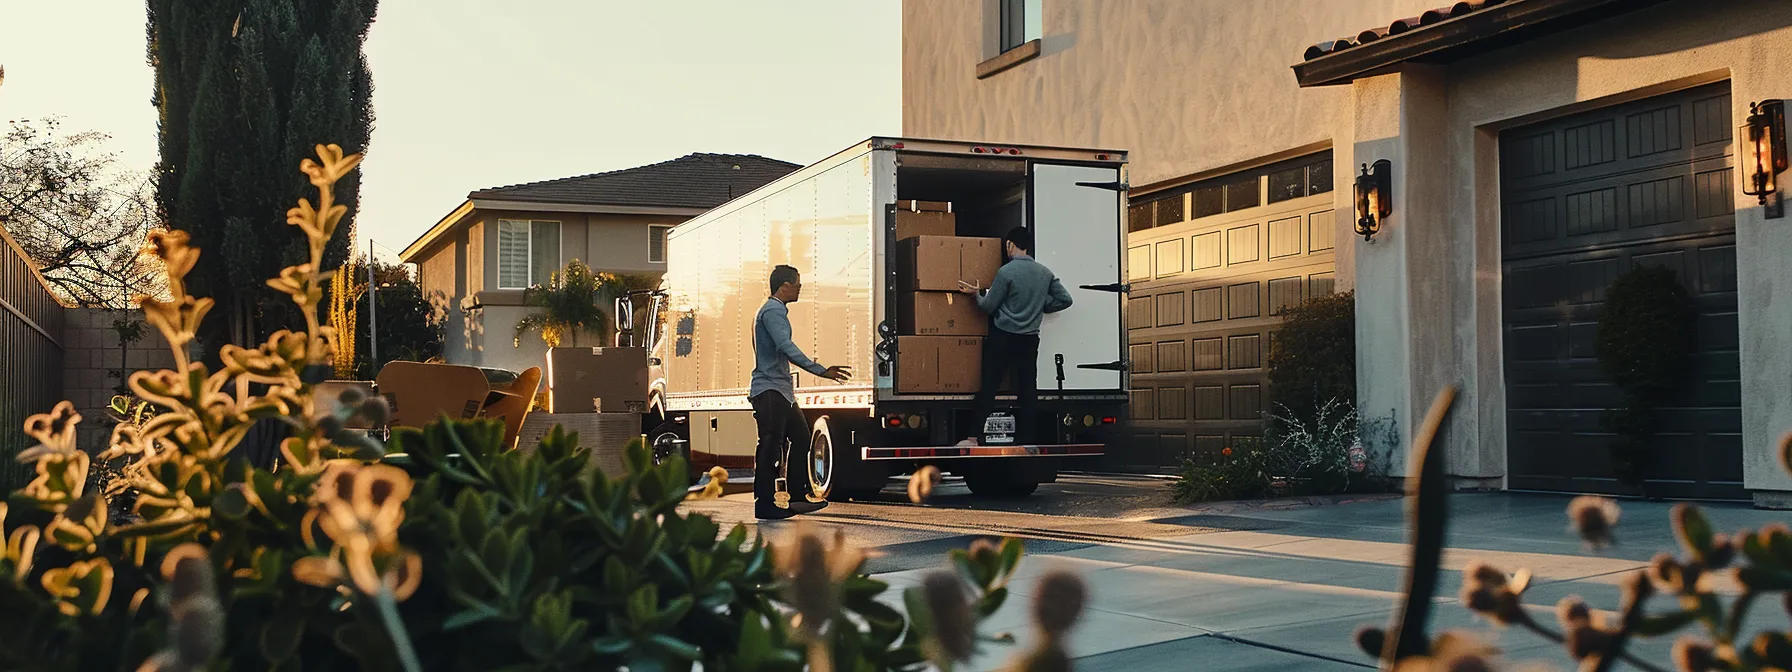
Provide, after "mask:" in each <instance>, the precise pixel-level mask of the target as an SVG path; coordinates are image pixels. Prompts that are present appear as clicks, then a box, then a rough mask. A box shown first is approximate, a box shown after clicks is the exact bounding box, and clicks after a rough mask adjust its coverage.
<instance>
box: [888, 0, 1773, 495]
mask: <svg viewBox="0 0 1792 672" xmlns="http://www.w3.org/2000/svg"><path fill="white" fill-rule="evenodd" d="M1439 4H1446V6H1444V7H1438V6H1437V5H1439ZM902 30H903V38H904V39H903V47H902V53H903V55H902V58H903V133H904V134H905V135H909V136H917V137H940V138H948V139H975V140H979V141H988V142H1014V143H1037V144H1053V145H1065V146H1101V147H1109V146H1111V147H1115V148H1119V149H1125V150H1129V151H1130V152H1131V157H1132V166H1131V185H1132V191H1131V199H1132V203H1133V205H1132V207H1133V213H1132V223H1131V225H1130V229H1131V233H1130V234H1129V235H1130V239H1129V248H1130V251H1129V255H1128V268H1129V270H1128V272H1129V274H1130V276H1131V277H1132V282H1133V283H1134V284H1133V291H1132V294H1131V298H1130V302H1131V303H1130V308H1129V313H1128V324H1127V327H1128V333H1129V339H1130V343H1131V345H1132V361H1133V363H1134V376H1133V379H1132V380H1133V388H1134V389H1133V401H1134V403H1133V411H1132V412H1133V423H1134V427H1135V429H1136V432H1137V441H1136V442H1135V445H1134V446H1133V447H1132V448H1131V449H1130V451H1129V454H1127V455H1122V456H1118V457H1119V458H1120V461H1121V462H1123V463H1125V464H1129V465H1132V466H1134V467H1138V468H1146V469H1149V468H1162V467H1164V466H1167V465H1170V464H1174V462H1175V460H1177V459H1178V458H1180V457H1181V456H1183V455H1186V454H1189V453H1190V452H1191V451H1212V450H1217V449H1219V448H1220V447H1223V446H1225V445H1228V444H1230V443H1233V442H1236V441H1238V440H1240V439H1244V438H1248V437H1251V436H1255V435H1257V433H1259V432H1260V431H1261V426H1262V425H1261V420H1260V418H1261V413H1262V412H1263V411H1264V410H1266V409H1264V408H1263V405H1264V403H1263V400H1264V399H1265V397H1264V389H1263V383H1264V381H1263V368H1262V367H1263V363H1264V353H1265V352H1266V350H1267V348H1266V346H1267V344H1268V341H1269V339H1270V338H1271V337H1272V336H1273V333H1274V327H1275V325H1276V323H1277V318H1276V317H1275V311H1276V309H1277V308H1279V307H1280V306H1283V305H1287V304H1288V303H1290V302H1294V301H1298V300H1301V299H1302V298H1306V297H1311V296H1313V295H1315V294H1318V293H1322V292H1329V291H1337V290H1344V289H1353V290H1354V291H1355V292H1356V306H1357V307H1356V311H1357V340H1358V362H1357V363H1358V399H1356V401H1357V403H1358V406H1359V408H1360V409H1361V410H1362V412H1363V413H1364V414H1366V415H1369V416H1380V417H1385V418H1387V419H1390V420H1392V424H1393V426H1394V427H1395V428H1396V432H1397V434H1398V442H1399V443H1398V444H1397V445H1400V446H1405V445H1408V444H1409V443H1410V438H1411V433H1412V430H1413V428H1414V426H1415V425H1416V424H1418V423H1419V421H1420V420H1421V419H1422V416H1423V414H1424V411H1425V409H1426V407H1427V406H1428V405H1429V404H1430V402H1431V399H1432V397H1433V395H1435V394H1436V393H1437V392H1438V391H1439V389H1440V388H1443V387H1445V386H1447V385H1456V386H1459V388H1460V391H1461V394H1460V396H1459V397H1458V398H1457V403H1456V407H1455V408H1456V410H1455V412H1454V413H1453V415H1451V416H1450V418H1449V421H1448V423H1447V425H1446V428H1445V432H1444V434H1443V437H1442V439H1441V443H1442V446H1443V448H1444V449H1445V450H1446V451H1447V455H1448V460H1447V462H1448V471H1449V473H1450V474H1451V475H1452V476H1453V477H1455V478H1456V479H1457V481H1458V483H1459V484H1461V485H1463V486H1465V487H1493V488H1511V489H1539V490H1558V491H1598V492H1630V490H1628V489H1627V488H1626V487H1625V486H1622V485H1620V484H1618V483H1617V482H1616V481H1615V480H1614V469H1613V464H1612V462H1611V458H1610V454H1609V450H1608V448H1607V446H1608V444H1609V441H1610V436H1609V434H1608V433H1607V432H1606V430H1605V429H1604V428H1603V427H1602V425H1601V424H1600V422H1599V416H1600V414H1601V412H1602V411H1603V410H1604V409H1605V408H1608V407H1611V406H1612V405H1614V404H1615V403H1616V402H1615V399H1616V390H1615V388H1614V386H1613V385H1612V384H1611V383H1610V382H1609V380H1607V379H1606V378H1605V377H1604V376H1603V374H1601V373H1600V370H1599V367H1598V365H1597V361H1596V360H1595V358H1594V356H1593V354H1592V347H1591V343H1592V340H1591V338H1592V332H1593V330H1594V328H1595V327H1596V325H1597V322H1598V316H1599V314H1600V307H1601V302H1602V301H1603V296H1604V293H1605V289H1606V287H1607V286H1608V284H1609V282H1610V281H1611V279H1612V278H1613V277H1615V276H1616V275H1617V274H1619V273H1621V272H1623V271H1625V270H1627V269H1630V268H1633V267H1635V266H1638V265H1642V264H1656V265H1664V266H1667V267H1669V268H1672V269H1674V270H1675V271H1677V272H1678V273H1679V277H1680V278H1681V280H1682V282H1683V285H1684V286H1685V287H1686V289H1687V290H1688V291H1689V292H1690V293H1691V294H1692V295H1693V296H1694V299H1695V301H1696V303H1697V304H1698V310H1697V313H1698V316H1697V325H1696V329H1697V333H1698V338H1697V346H1696V347H1697V351H1696V355H1695V356H1693V357H1692V358H1691V359H1690V361H1689V363H1688V367H1687V368H1688V370H1689V373H1688V375H1689V376H1690V377H1689V378H1688V380H1687V382H1686V384H1685V385H1684V389H1683V391H1682V392H1681V393H1680V394H1679V395H1678V396H1677V398H1676V399H1675V400H1673V401H1672V402H1671V403H1670V404H1668V406H1666V407H1664V408H1662V409H1661V410H1660V411H1659V412H1658V413H1659V419H1660V423H1659V428H1658V437H1659V440H1658V441H1657V442H1656V444H1655V445H1654V446H1653V447H1652V456H1651V458H1650V459H1651V460H1652V462H1651V463H1650V464H1647V465H1645V476H1646V478H1647V480H1648V482H1649V489H1650V492H1651V493H1652V494H1657V495H1664V496H1688V497H1720V498H1752V499H1753V500H1754V501H1756V502H1757V503H1761V504H1768V505H1785V504H1789V503H1792V501H1788V496H1787V492H1788V491H1792V478H1789V477H1788V476H1787V475H1786V474H1785V472H1784V471H1783V470H1782V469H1781V468H1780V467H1779V466H1778V463H1779V460H1778V457H1777V452H1776V450H1775V446H1774V444H1775V441H1776V439H1777V437H1779V436H1780V433H1781V432H1784V431H1787V430H1792V302H1788V301H1786V300H1785V298H1784V297H1786V296H1792V264H1787V263H1785V259H1786V258H1787V257H1788V255H1792V232H1789V231H1792V230H1789V229H1788V228H1787V227H1789V226H1792V223H1788V220H1785V219H1777V218H1775V219H1770V218H1769V209H1768V208H1765V207H1763V206H1762V205H1761V203H1760V202H1759V201H1758V200H1757V199H1756V197H1754V196H1749V195H1745V194H1744V193H1743V189H1744V186H1745V185H1746V184H1749V183H1750V181H1751V179H1752V177H1753V175H1754V173H1755V162H1754V160H1753V156H1752V154H1753V151H1754V150H1753V145H1752V144H1751V143H1750V142H1748V141H1747V140H1746V134H1745V133H1740V132H1738V129H1737V127H1738V126H1739V125H1741V124H1743V123H1745V122H1744V120H1745V118H1747V117H1748V115H1749V113H1750V104H1751V103H1754V102H1758V101H1763V100H1768V99H1778V98H1784V97H1792V67H1788V66H1787V64H1788V63H1792V3H1786V2H1782V1H1778V0H1729V1H1726V2H1701V1H1699V0H1504V1H1499V0H1471V1H1468V2H1457V3H1453V4H1448V3H1440V2H1438V0H1350V1H1348V2H1340V1H1338V0H1254V1H1252V2H1237V1H1235V0H1124V1H1110V0H977V1H975V2H967V1H964V0H904V2H903V16H902ZM1378 160H1386V161H1388V166H1389V169H1390V170H1391V179H1390V186H1391V194H1390V195H1389V196H1390V198H1389V201H1388V202H1389V205H1390V206H1391V212H1390V214H1389V215H1388V216H1387V217H1386V218H1385V219H1384V220H1383V221H1382V222H1381V226H1380V230H1379V232H1378V233H1376V234H1375V235H1374V236H1373V237H1372V238H1369V239H1365V238H1364V237H1363V236H1358V235H1355V232H1354V230H1353V228H1354V227H1353V225H1354V223H1355V219H1356V203H1355V201H1354V198H1353V195H1352V194H1353V182H1354V180H1355V178H1356V176H1357V174H1358V173H1359V169H1360V167H1361V166H1363V165H1364V164H1372V163H1374V162H1376V161H1378ZM1775 198H1777V196H1776V197H1775ZM1401 461H1403V457H1400V456H1397V457H1396V463H1395V465H1394V467H1395V468H1396V469H1399V468H1403V465H1402V464H1400V462H1401Z"/></svg>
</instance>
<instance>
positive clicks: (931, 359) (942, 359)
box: [896, 336, 983, 394]
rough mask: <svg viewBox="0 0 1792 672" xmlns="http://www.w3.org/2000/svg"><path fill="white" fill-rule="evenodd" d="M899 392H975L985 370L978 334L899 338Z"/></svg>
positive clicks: (897, 368)
mask: <svg viewBox="0 0 1792 672" xmlns="http://www.w3.org/2000/svg"><path fill="white" fill-rule="evenodd" d="M896 358H897V361H896V391H897V392H901V393H935V394H975V393H976V392H977V388H978V387H979V383H980V381H981V378H982V372H983V366H982V364H983V339H982V338H980V337H977V336H898V337H896Z"/></svg>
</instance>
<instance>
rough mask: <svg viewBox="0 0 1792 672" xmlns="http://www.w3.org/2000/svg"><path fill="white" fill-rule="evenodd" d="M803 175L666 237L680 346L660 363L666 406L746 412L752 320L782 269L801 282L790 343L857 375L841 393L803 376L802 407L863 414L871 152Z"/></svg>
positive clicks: (868, 349)
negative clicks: (856, 409) (793, 271)
mask: <svg viewBox="0 0 1792 672" xmlns="http://www.w3.org/2000/svg"><path fill="white" fill-rule="evenodd" d="M804 172H808V173H809V174H808V175H806V176H803V175H799V176H797V177H796V179H791V178H787V179H786V180H781V181H779V182H774V183H773V184H772V185H770V187H768V188H766V189H762V190H760V191H756V192H754V194H753V195H751V197H750V198H751V200H747V199H742V202H739V203H735V204H731V205H730V206H724V208H726V211H718V212H716V213H715V214H714V215H713V216H712V215H705V216H703V217H699V218H698V219H695V220H692V221H690V222H687V223H685V224H683V225H680V226H679V227H678V228H676V229H674V230H673V232H672V236H671V239H670V258H669V261H670V262H671V263H670V264H669V268H668V273H667V276H668V277H667V287H668V288H669V291H670V293H671V300H670V303H669V306H668V309H669V310H670V311H671V312H672V314H671V322H672V324H673V334H672V337H673V338H674V339H679V340H678V341H675V343H674V346H673V348H672V357H671V358H670V359H669V360H668V361H667V362H666V368H667V369H668V370H669V374H670V375H669V378H670V381H671V385H670V387H671V392H670V393H669V394H668V395H667V396H668V405H669V406H670V407H671V408H673V409H675V410H693V409H698V408H702V409H746V408H748V405H747V399H746V394H747V391H748V387H749V385H750V381H751V371H752V366H753V343H752V327H753V319H754V317H755V316H756V315H757V313H758V311H759V308H760V307H761V306H762V305H763V304H764V303H765V300H766V296H767V294H768V292H769V289H770V288H769V287H768V286H767V284H766V279H767V278H768V277H770V275H771V270H772V268H773V267H775V266H777V265H779V264H787V265H790V266H794V267H796V268H797V270H798V271H800V272H801V273H802V283H803V295H802V300H800V301H798V302H797V303H794V304H792V305H791V306H790V321H791V335H792V340H793V341H795V343H796V345H797V347H799V348H801V349H802V350H803V352H804V353H806V354H808V355H809V356H810V358H812V359H814V360H815V361H817V362H821V363H823V364H826V365H845V366H851V367H853V369H854V370H855V373H857V375H858V376H859V377H858V379H857V381H855V382H854V383H849V384H847V385H839V384H835V383H832V382H828V381H825V380H821V379H820V378H817V377H815V376H812V375H809V374H808V373H799V375H798V377H797V390H798V394H799V402H802V403H804V405H806V406H810V407H826V406H829V405H834V406H843V405H844V406H863V407H869V405H870V395H869V391H870V387H871V385H870V383H869V378H868V376H870V375H871V372H872V371H873V368H872V365H873V360H872V350H873V348H874V346H875V341H874V339H875V338H876V333H875V316H874V314H873V306H874V304H873V298H874V297H873V290H872V287H873V285H874V282H873V279H874V274H875V273H876V270H877V268H876V267H875V266H874V265H873V264H872V263H871V261H870V259H872V257H873V253H874V250H873V244H872V236H873V235H874V231H875V227H874V226H873V219H872V210H873V208H872V203H871V200H872V199H871V193H870V192H871V178H870V172H871V153H870V152H869V151H867V152H865V153H861V154H859V155H858V156H855V157H847V158H845V159H844V160H841V161H837V162H834V165H831V166H822V167H819V169H818V170H814V171H804ZM686 332H688V333H686ZM686 340H688V342H689V344H690V345H689V346H685V345H682V343H683V342H684V341H686ZM861 399H862V400H863V401H862V403H861V402H860V401H859V400H861Z"/></svg>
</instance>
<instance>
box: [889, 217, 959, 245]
mask: <svg viewBox="0 0 1792 672" xmlns="http://www.w3.org/2000/svg"><path fill="white" fill-rule="evenodd" d="M957 233H958V216H957V215H954V214H952V213H950V212H931V211H922V212H914V211H910V210H897V211H896V240H898V241H903V240H908V239H910V238H914V237H916V236H951V235H954V234H957Z"/></svg>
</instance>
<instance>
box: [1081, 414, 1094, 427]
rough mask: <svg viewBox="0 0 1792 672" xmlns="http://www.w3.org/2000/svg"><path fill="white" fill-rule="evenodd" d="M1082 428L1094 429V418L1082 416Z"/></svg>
mask: <svg viewBox="0 0 1792 672" xmlns="http://www.w3.org/2000/svg"><path fill="white" fill-rule="evenodd" d="M1083 426H1084V427H1094V426H1095V416H1093V415H1085V416H1083Z"/></svg>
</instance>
